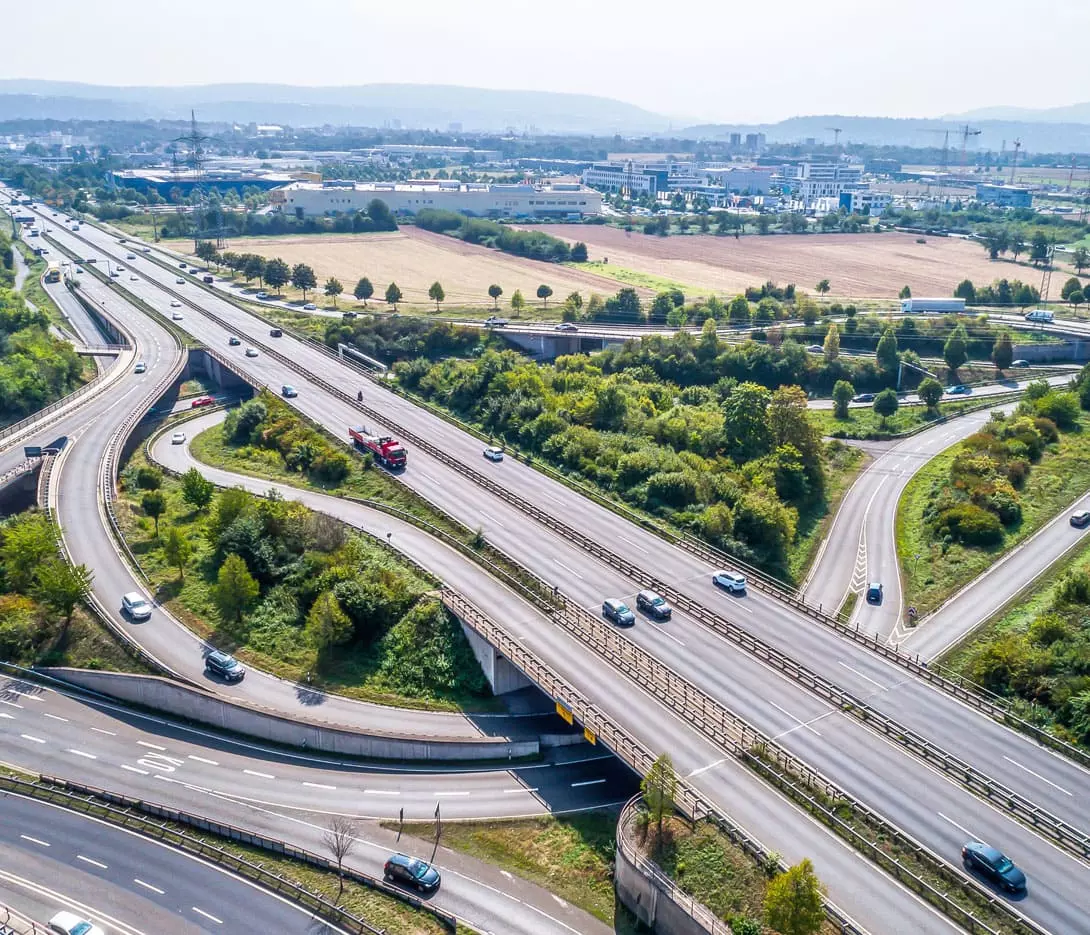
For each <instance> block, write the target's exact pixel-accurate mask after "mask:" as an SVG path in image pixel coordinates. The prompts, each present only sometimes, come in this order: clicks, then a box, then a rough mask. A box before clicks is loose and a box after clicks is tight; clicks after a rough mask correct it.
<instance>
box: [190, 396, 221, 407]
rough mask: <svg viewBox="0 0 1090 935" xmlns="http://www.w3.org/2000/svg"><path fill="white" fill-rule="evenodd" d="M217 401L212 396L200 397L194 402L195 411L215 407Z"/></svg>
mask: <svg viewBox="0 0 1090 935" xmlns="http://www.w3.org/2000/svg"><path fill="white" fill-rule="evenodd" d="M215 404H216V401H215V400H214V399H213V398H212V397H211V396H198V397H197V398H196V399H195V400H193V402H192V407H193V408H194V409H199V408H200V407H201V406H214V405H215Z"/></svg>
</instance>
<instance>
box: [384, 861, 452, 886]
mask: <svg viewBox="0 0 1090 935" xmlns="http://www.w3.org/2000/svg"><path fill="white" fill-rule="evenodd" d="M382 876H383V877H384V878H385V879H387V880H390V881H391V882H393V883H400V884H401V885H402V886H411V887H413V888H414V889H418V890H420V891H421V892H425V893H426V892H435V890H437V889H439V883H440V876H439V871H438V870H436V869H435V868H434V867H433V866H432V865H431V864H429V863H427V861H423V860H420V859H419V858H417V857H409V856H408V855H407V854H393V855H391V856H390V858H389V860H387V861H386V864H385V866H384V867H383V868H382Z"/></svg>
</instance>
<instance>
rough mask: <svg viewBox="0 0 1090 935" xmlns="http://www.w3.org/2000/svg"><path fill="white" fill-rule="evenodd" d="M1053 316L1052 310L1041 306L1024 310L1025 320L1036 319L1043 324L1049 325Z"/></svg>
mask: <svg viewBox="0 0 1090 935" xmlns="http://www.w3.org/2000/svg"><path fill="white" fill-rule="evenodd" d="M1054 317H1055V316H1054V315H1053V314H1052V312H1050V311H1048V310H1047V309H1043V308H1035V309H1034V310H1033V311H1032V312H1026V321H1036V322H1038V323H1040V324H1043V325H1051V324H1052V319H1053V318H1054Z"/></svg>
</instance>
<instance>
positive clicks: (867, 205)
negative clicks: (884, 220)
mask: <svg viewBox="0 0 1090 935" xmlns="http://www.w3.org/2000/svg"><path fill="white" fill-rule="evenodd" d="M839 204H840V209H841V210H842V211H846V212H847V213H848V214H869V215H870V216H871V217H878V216H879V215H881V213H882V212H883V211H885V210H886V208H888V207H889V206H890V205H891V204H893V195H892V194H891V193H890V192H872V191H870V190H869V189H862V190H855V191H849V192H841V193H840V201H839Z"/></svg>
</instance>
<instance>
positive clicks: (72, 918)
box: [49, 912, 106, 935]
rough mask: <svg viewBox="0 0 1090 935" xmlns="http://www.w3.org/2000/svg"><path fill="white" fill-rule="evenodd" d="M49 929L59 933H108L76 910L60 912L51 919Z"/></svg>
mask: <svg viewBox="0 0 1090 935" xmlns="http://www.w3.org/2000/svg"><path fill="white" fill-rule="evenodd" d="M49 930H50V931H51V932H57V933H58V935H106V933H105V932H103V931H102V929H100V928H99V927H98V926H97V925H95V924H94V923H92V922H88V921H87V920H86V919H81V918H80V917H79V916H78V915H76V914H75V913H74V912H58V913H57V914H56V915H55V916H53V918H52V919H50V920H49Z"/></svg>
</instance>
